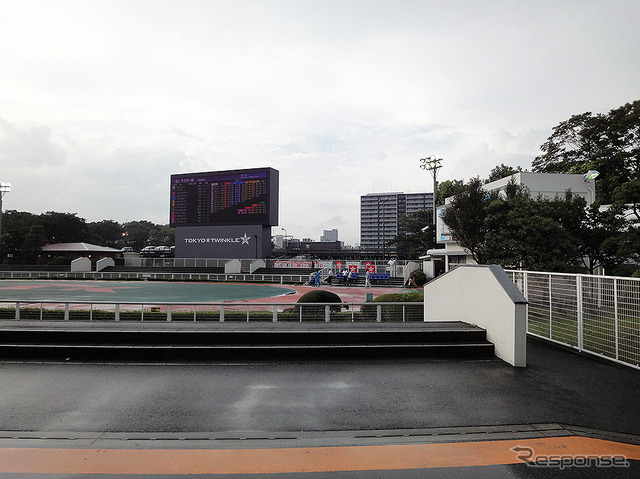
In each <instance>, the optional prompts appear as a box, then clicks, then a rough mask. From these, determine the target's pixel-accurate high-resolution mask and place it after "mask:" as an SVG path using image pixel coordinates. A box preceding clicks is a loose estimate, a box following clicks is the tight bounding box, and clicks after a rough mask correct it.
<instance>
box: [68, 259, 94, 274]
mask: <svg viewBox="0 0 640 479" xmlns="http://www.w3.org/2000/svg"><path fill="white" fill-rule="evenodd" d="M89 271H91V260H90V259H89V258H87V257H82V258H76V259H74V260H73V261H72V262H71V272H72V273H86V272H89Z"/></svg>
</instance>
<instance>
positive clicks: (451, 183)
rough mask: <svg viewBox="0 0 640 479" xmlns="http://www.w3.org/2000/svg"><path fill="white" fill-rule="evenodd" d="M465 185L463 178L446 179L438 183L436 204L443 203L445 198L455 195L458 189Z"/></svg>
mask: <svg viewBox="0 0 640 479" xmlns="http://www.w3.org/2000/svg"><path fill="white" fill-rule="evenodd" d="M463 187H464V181H462V180H445V181H442V182H441V183H438V193H437V194H436V205H443V204H444V200H445V198H449V197H451V196H453V195H455V194H456V193H457V192H458V190H460V189H461V188H463Z"/></svg>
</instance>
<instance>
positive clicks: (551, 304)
mask: <svg viewBox="0 0 640 479" xmlns="http://www.w3.org/2000/svg"><path fill="white" fill-rule="evenodd" d="M549 339H553V301H552V299H551V275H550V274H549Z"/></svg>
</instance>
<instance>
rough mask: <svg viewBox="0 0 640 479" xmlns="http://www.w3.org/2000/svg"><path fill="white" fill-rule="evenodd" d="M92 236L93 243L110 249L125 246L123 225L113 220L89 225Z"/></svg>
mask: <svg viewBox="0 0 640 479" xmlns="http://www.w3.org/2000/svg"><path fill="white" fill-rule="evenodd" d="M87 229H88V230H89V233H90V236H91V243H94V244H98V245H100V246H108V247H110V248H121V247H122V246H123V244H122V243H123V231H122V225H121V224H120V223H118V222H116V221H113V220H102V221H97V222H93V223H88V224H87Z"/></svg>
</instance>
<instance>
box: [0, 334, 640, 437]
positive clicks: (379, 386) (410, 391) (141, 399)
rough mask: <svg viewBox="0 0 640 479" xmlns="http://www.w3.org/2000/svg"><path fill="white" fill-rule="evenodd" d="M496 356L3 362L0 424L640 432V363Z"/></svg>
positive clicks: (150, 429)
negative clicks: (549, 426) (521, 360)
mask: <svg viewBox="0 0 640 479" xmlns="http://www.w3.org/2000/svg"><path fill="white" fill-rule="evenodd" d="M528 356H529V359H528V367H527V368H524V369H518V368H513V367H511V366H509V365H508V364H506V363H504V362H502V361H500V360H490V361H468V362H452V361H411V362H401V361H394V362H389V361H385V362H356V361H354V362H310V363H304V362H300V363H257V364H256V363H249V364H237V363H236V364H184V365H183V364H178V365H140V364H133V365H113V364H36V363H8V362H4V363H0V385H1V388H0V411H2V414H1V415H0V430H5V431H36V432H37V431H40V432H68V431H87V432H145V433H159V432H203V431H206V432H210V433H222V432H229V431H238V432H240V431H340V430H362V429H412V428H429V427H455V426H481V425H499V424H531V423H560V424H572V425H577V426H583V427H590V428H598V429H602V430H607V431H614V432H620V433H628V434H639V433H640V415H638V414H637V404H638V399H640V374H639V373H637V372H635V371H629V370H625V369H621V368H618V367H615V366H612V365H608V364H603V363H601V362H598V361H595V360H592V359H589V358H584V357H581V356H577V355H575V354H573V353H568V352H565V351H561V350H558V349H555V348H552V347H547V346H543V345H538V344H532V343H530V344H529V354H528Z"/></svg>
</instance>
